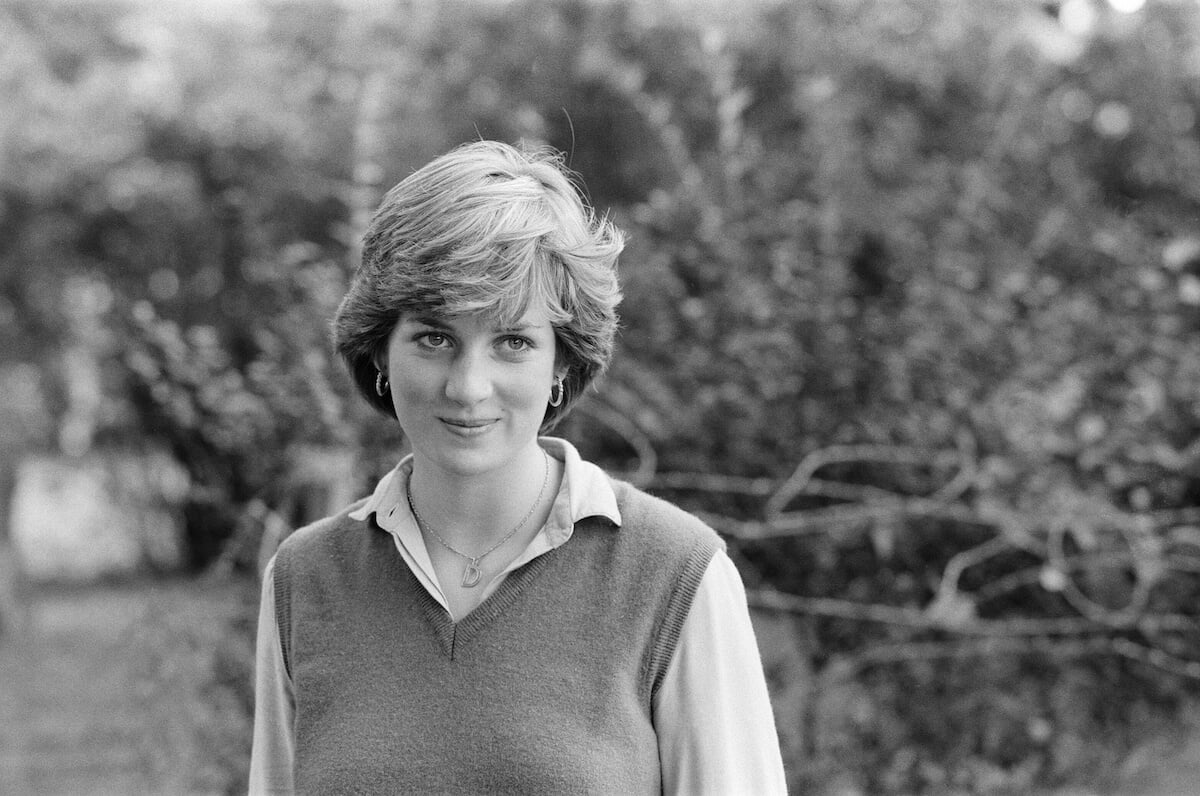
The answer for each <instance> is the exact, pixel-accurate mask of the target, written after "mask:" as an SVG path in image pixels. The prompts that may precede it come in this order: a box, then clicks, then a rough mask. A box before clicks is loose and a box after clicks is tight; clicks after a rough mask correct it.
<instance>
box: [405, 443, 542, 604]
mask: <svg viewBox="0 0 1200 796" xmlns="http://www.w3.org/2000/svg"><path fill="white" fill-rule="evenodd" d="M542 456H544V457H545V458H544V459H543V461H542V465H543V468H544V469H543V473H542V488H541V489H540V490H538V495H537V497H536V498H535V499H534V501H533V505H532V506H530V507H529V511H527V512H525V516H524V517H522V518H521V521H520V522H518V523H517V524H516V525H515V526H514V527H513V529H512V530H511V531H509V532H508V533H506V534H504V538H503V539H501V540H500V541H498V542H496V543H495V544H494V545H492V546H491V547H489V548H488V549H487V550H484V551H483V552H482V553H480V554H479V555H477V556H469V555H467V554H466V553H464V552H462V551H461V550H456V549H455V548H454V547H452V546H451V545H450V543H449V542H447V541H446V540H445V539H443V538H442V535H441V534H440V533H438V532H437V531H436V530H435V529H434V527H433V526H432V525H430V524H429V523H427V522H425V520H424V519H423V518H422V517H421V515H420V513H419V512H418V511H417V506H416V504H415V503H413V499H412V477H411V476H409V479H408V483H407V484H405V486H404V496H405V497H406V498H408V509H409V511H411V512H412V514H413V518H414V519H416V521H417V527H418V528H420V529H422V530H426V531H429V532H430V533H431V534H433V538H434V539H436V540H437V542H438V544H440V545H441V546H442V547H444V548H446V549H447V550H449V551H450V552H451V553H454V554H455V555H456V556H461V557H463V558H465V559H467V567H466V569H464V570H463V576H462V585H463V586H464V587H466V588H468V589H469V588H471V587H472V586H477V585H478V584H479V580H480V578H481V577H482V575H483V573H482V572H480V571H479V562H480V561H482V560H483V559H484V558H486V557H487V556H489V555H490V554H492V553H493V552H495V551H496V550H497V549H498V548H499V547H500V546H501V545H503V544H504V543H505V542H507V541H508V540H509V539H511V538H513V536H515V535H516V533H517V531H519V530H521V529H522V528H524V527H525V523H527V522H529V518H530V517H532V516H533V512H535V511H537V507H538V506H539V505H541V503H542V496H543V495H545V494H546V485H547V484H548V483H550V456H549V455H548V454H547V453H546V452H545V451H542Z"/></svg>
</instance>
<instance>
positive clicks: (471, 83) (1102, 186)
mask: <svg viewBox="0 0 1200 796" xmlns="http://www.w3.org/2000/svg"><path fill="white" fill-rule="evenodd" d="M0 28H2V29H4V30H5V31H6V35H5V42H4V45H3V47H2V48H0V92H2V95H3V97H4V100H5V102H4V106H5V109H6V113H5V114H4V115H3V118H2V119H0V335H2V337H0V339H2V340H3V347H2V349H0V355H2V361H0V371H2V373H3V382H4V385H5V386H4V391H5V398H6V400H5V401H4V402H3V403H4V404H6V406H5V407H4V408H3V409H2V410H0V411H3V412H4V413H6V416H5V418H4V420H5V422H4V423H3V424H2V425H3V426H4V427H5V428H6V431H5V432H4V433H5V435H6V437H5V445H6V447H7V448H8V449H9V450H11V451H13V453H12V455H11V456H10V455H8V454H7V453H6V458H8V459H10V460H11V459H15V458H17V457H19V456H20V455H22V453H23V452H24V453H28V452H31V451H38V450H48V449H49V450H60V451H63V452H65V453H67V454H72V455H73V454H78V453H81V452H83V451H85V450H87V449H89V448H95V447H107V448H119V449H131V450H150V449H155V450H157V449H159V448H162V447H166V448H167V449H168V450H169V451H170V452H171V453H172V454H173V455H174V456H176V457H177V458H178V460H179V461H180V462H181V463H182V464H183V465H184V466H185V468H186V469H187V470H188V472H189V475H190V479H191V483H192V488H191V490H190V492H189V494H188V497H187V499H186V505H185V509H186V512H185V513H186V518H187V535H188V542H189V545H188V550H189V563H190V566H191V567H192V568H193V569H197V570H199V569H203V568H205V567H211V566H212V565H213V564H214V562H222V564H224V565H230V564H233V565H234V566H235V567H237V566H240V567H241V568H242V571H245V572H246V573H247V574H246V577H252V574H253V566H252V565H253V554H252V552H251V553H248V552H247V551H248V550H252V549H253V545H247V544H246V541H247V538H251V540H252V541H253V540H254V539H255V538H256V537H255V534H258V533H260V532H261V531H262V529H263V528H264V527H266V526H267V525H269V523H266V522H261V523H260V522H257V521H254V522H250V521H247V519H246V518H247V517H252V518H258V519H259V520H261V519H262V518H264V517H271V518H275V519H276V520H280V521H281V522H282V523H284V524H286V525H295V524H297V523H299V522H302V521H304V520H305V519H307V518H308V517H310V516H311V515H312V514H313V513H314V512H319V511H320V509H321V508H322V505H321V504H320V501H319V500H316V499H315V498H314V497H313V494H314V493H315V492H319V491H320V489H319V487H324V488H326V489H327V491H329V490H332V491H333V492H335V493H336V492H337V491H338V490H337V488H335V487H337V486H338V484H339V483H340V482H341V481H345V480H347V479H348V480H349V481H351V482H352V484H353V488H354V489H355V490H357V491H362V490H363V489H365V488H366V487H367V485H368V484H370V483H371V482H372V480H373V478H374V477H376V476H377V475H378V474H379V473H380V472H381V470H382V469H383V468H385V467H387V466H388V462H389V461H390V460H391V459H392V458H394V456H395V453H396V450H397V449H398V447H399V446H400V445H401V444H402V441H401V440H400V439H399V437H398V436H397V435H396V433H395V432H394V431H393V430H391V429H389V428H388V427H387V426H385V425H384V424H383V421H382V420H380V419H379V418H376V417H372V416H370V415H369V413H368V411H367V410H366V408H365V407H364V406H361V405H360V404H361V402H357V401H356V400H355V399H354V398H353V396H352V395H351V392H350V387H349V383H348V379H346V378H345V377H344V376H343V374H342V372H341V370H340V367H339V366H338V365H337V363H335V362H333V361H332V359H331V357H330V355H329V350H328V345H327V342H326V323H327V320H328V318H329V317H330V315H331V314H332V311H333V309H334V307H336V303H337V301H338V300H339V298H340V296H341V293H342V291H343V289H344V287H345V284H346V281H347V279H348V276H349V273H350V271H351V269H352V267H353V265H352V264H353V261H354V256H355V250H356V246H357V243H356V236H357V234H358V231H359V230H360V229H361V227H362V224H363V221H364V218H365V215H366V214H367V213H369V211H370V209H371V207H372V206H373V204H374V202H375V201H376V200H377V199H378V197H379V196H380V195H381V192H382V191H383V190H384V189H386V187H388V186H390V185H391V184H393V183H394V182H396V181H397V180H398V179H400V178H402V177H403V176H404V175H405V174H406V173H408V172H409V171H411V170H412V169H413V168H415V167H417V166H419V165H420V164H422V163H423V162H425V161H427V160H428V159H429V158H431V157H433V156H434V155H436V154H439V153H440V152H442V151H444V150H445V149H447V148H449V147H450V146H452V145H454V144H456V143H458V142H460V141H463V140H469V139H473V138H478V137H485V138H499V139H505V140H513V141H515V140H518V139H525V140H531V141H544V142H548V143H550V144H552V145H554V146H556V147H558V148H560V149H561V150H563V151H565V152H566V153H567V155H568V158H569V162H570V164H571V166H572V167H573V168H574V169H576V170H577V171H578V172H580V173H581V174H582V175H583V177H584V180H585V182H586V184H587V187H588V190H589V192H590V195H591V197H592V199H593V201H594V203H595V205H596V206H597V207H598V208H601V209H602V210H606V211H607V212H610V213H611V215H612V216H613V217H614V218H615V219H616V220H617V222H618V224H619V225H620V226H622V227H623V228H624V229H625V230H626V231H627V232H628V234H629V237H630V240H631V244H630V246H629V248H628V250H627V254H626V255H625V257H624V258H623V263H622V268H623V280H624V285H625V292H626V295H627V298H626V302H625V304H624V313H623V333H622V339H621V350H620V353H619V356H618V358H617V361H616V363H615V365H614V367H613V370H612V373H611V374H610V376H609V377H608V378H607V380H606V381H605V382H604V384H603V385H601V387H600V388H599V390H598V391H597V393H596V394H595V395H594V396H592V397H591V398H590V399H589V400H588V401H587V403H586V404H584V405H583V406H581V407H580V410H579V411H578V412H577V413H576V414H575V415H574V416H573V417H572V419H571V420H570V421H569V422H568V423H567V424H566V426H565V428H564V429H563V432H564V434H565V435H566V436H568V437H570V438H571V439H572V440H573V441H575V442H576V443H577V444H578V445H579V446H580V447H581V448H582V449H583V450H584V451H585V453H586V454H587V455H589V456H590V457H592V458H594V459H596V460H598V461H600V462H602V463H604V464H605V465H606V466H608V467H610V468H611V469H613V470H615V471H618V472H622V473H625V474H626V475H627V476H628V477H631V478H634V479H635V480H637V481H639V482H640V483H642V484H644V485H646V486H647V487H648V488H650V489H652V490H654V491H657V492H659V493H661V494H664V495H667V496H668V497H671V498H672V499H674V500H676V501H678V502H680V503H681V504H683V505H686V506H687V507H689V508H691V509H692V510H694V511H697V512H700V513H702V514H703V515H704V516H705V517H707V518H708V519H710V521H711V522H712V523H713V524H714V526H715V527H717V528H718V530H720V531H721V532H722V533H724V534H725V535H726V536H727V538H729V540H730V542H731V545H732V548H731V549H732V550H733V552H734V554H735V556H736V558H737V560H738V562H739V565H740V566H741V568H742V570H743V574H744V577H745V579H746V581H747V583H748V585H749V586H750V587H751V590H752V594H751V597H752V601H753V603H754V605H755V607H756V609H757V610H758V611H759V615H760V617H761V620H762V622H761V626H762V632H761V635H762V637H763V644H764V649H765V654H766V655H767V659H768V665H769V668H770V674H771V677H772V683H773V686H774V687H775V693H776V696H777V712H779V715H780V724H781V734H783V735H784V739H785V745H786V746H787V750H788V756H789V760H788V763H789V776H790V777H791V779H792V782H793V785H794V786H795V788H796V789H797V790H798V791H803V792H808V791H809V790H814V789H818V788H828V789H833V788H845V789H849V791H850V792H854V791H859V792H889V793H891V792H1007V791H1012V792H1027V791H1028V790H1031V789H1036V788H1048V787H1056V786H1061V785H1063V784H1065V783H1071V782H1083V783H1091V784H1093V785H1096V786H1100V785H1102V784H1103V783H1104V782H1106V781H1110V780H1111V778H1112V777H1114V776H1116V775H1117V774H1118V773H1119V770H1120V765H1121V761H1122V760H1126V759H1128V757H1129V755H1131V754H1133V753H1135V752H1136V751H1137V750H1138V748H1139V746H1140V745H1141V744H1143V743H1144V741H1145V739H1146V738H1148V737H1151V736H1153V735H1154V734H1156V733H1163V732H1168V733H1169V732H1173V731H1174V730H1175V729H1177V728H1178V727H1179V726H1180V725H1181V723H1184V722H1185V721H1186V719H1185V716H1186V715H1187V713H1186V709H1187V708H1188V707H1189V706H1192V705H1193V704H1194V699H1195V696H1196V681H1197V679H1200V663H1198V661H1200V657H1198V654H1200V649H1198V648H1197V638H1196V634H1195V620H1196V616H1195V608H1194V606H1195V605H1196V600H1197V597H1200V588H1198V581H1197V577H1196V573H1197V571H1198V570H1200V527H1197V522H1198V521H1200V512H1198V510H1197V498H1198V497H1200V479H1198V475H1200V443H1198V442H1197V439H1198V436H1197V431H1198V430H1200V403H1198V401H1200V399H1198V396H1200V359H1198V358H1197V355H1196V351H1197V348H1196V344H1197V342H1198V339H1197V338H1198V336H1200V228H1198V225H1197V221H1198V220H1200V127H1198V126H1197V112H1198V110H1200V80H1198V79H1197V78H1200V5H1197V4H1196V3H1194V2H1191V1H1190V0H1187V1H1186V2H1185V0H1149V2H1146V3H1145V4H1144V5H1140V4H1138V3H1136V2H1131V0H1124V2H1115V1H1114V2H1111V3H1109V2H1101V1H1100V0H1064V1H1063V2H1055V1H1048V2H1032V0H1028V1H1027V0H993V1H989V2H982V0H981V1H980V2H961V0H821V1H820V2H815V1H814V2H804V3H797V2H774V3H773V2H766V0H763V2H746V3H743V4H725V3H716V2H712V3H709V2H692V3H684V2H675V3H653V2H650V0H611V1H608V2H584V1H583V0H513V2H502V3H501V2H484V0H475V1H474V2H470V1H468V0H447V1H446V2H441V3H432V2H417V1H413V2H402V1H401V0H396V1H395V2H384V1H383V0H380V2H351V1H350V0H345V1H344V2H335V1H334V0H311V2H303V3H301V2H257V3H246V4H221V3H215V2H214V3H213V4H211V5H203V4H202V5H200V6H199V7H198V8H193V7H191V6H187V5H184V4H182V3H161V4H142V3H136V2H107V1H105V2H70V1H69V0H58V1H57V2H51V3H44V2H39V1H38V0H2V1H0ZM347 451H348V452H349V453H350V454H351V455H350V456H349V457H348V458H347V457H345V456H342V457H340V458H339V457H337V456H334V457H333V458H332V459H330V458H329V456H330V454H331V452H343V453H344V452H347ZM314 461H333V462H335V463H338V464H337V465H336V466H333V467H326V468H325V469H324V470H322V469H321V468H320V467H316V468H315V469H316V472H314V466H313V464H312V463H313V462H314ZM347 461H350V462H353V464H345V462H347ZM339 479H340V481H339ZM331 484H332V485H333V486H330V485H331ZM225 668H226V669H227V670H229V669H230V667H228V666H226V667H225ZM233 670H234V671H236V667H233ZM229 676H231V677H236V676H237V675H236V674H233V675H229ZM238 781H240V780H239V779H238V772H233V773H232V774H231V778H230V782H238Z"/></svg>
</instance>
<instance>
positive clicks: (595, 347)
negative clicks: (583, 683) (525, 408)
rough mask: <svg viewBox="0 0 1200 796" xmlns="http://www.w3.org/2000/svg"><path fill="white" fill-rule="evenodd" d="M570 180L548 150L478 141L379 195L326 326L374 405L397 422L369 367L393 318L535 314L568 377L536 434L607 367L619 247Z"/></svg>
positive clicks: (505, 318)
mask: <svg viewBox="0 0 1200 796" xmlns="http://www.w3.org/2000/svg"><path fill="white" fill-rule="evenodd" d="M574 179H575V176H574V175H573V174H572V173H571V172H569V171H568V170H567V169H566V168H565V167H564V165H563V158H562V155H561V154H559V153H558V152H556V151H554V150H553V149H550V148H546V147H538V148H516V147H513V146H509V145H508V144H503V143H498V142H494V141H478V142H475V143H470V144H464V145H462V146H460V147H458V148H456V149H453V150H451V151H450V152H448V153H446V154H445V155H442V156H441V157H439V158H437V159H435V160H433V161H432V162H430V163H429V164H427V165H426V166H424V167H422V168H421V169H419V170H417V171H416V172H414V173H413V174H411V175H410V176H409V177H407V178H406V179H404V180H403V181H402V182H400V183H399V184H398V185H396V186H395V187H394V188H392V189H391V190H390V191H388V193H387V195H386V196H385V197H384V199H383V202H382V203H381V204H380V206H379V209H378V210H377V211H376V213H375V216H374V218H372V220H371V224H370V226H369V227H368V229H367V232H366V235H365V237H364V240H363V254H362V263H361V264H360V266H359V268H358V270H357V271H356V273H355V275H354V280H353V282H352V283H351V285H350V289H349V291H348V292H347V293H346V296H345V298H343V299H342V303H341V306H340V307H339V308H338V312H337V316H336V317H335V319H334V322H333V336H334V345H335V348H336V350H337V352H338V353H339V354H341V356H342V358H343V359H344V360H345V362H346V365H347V367H348V368H349V370H350V374H351V376H352V377H353V379H354V382H355V384H356V385H357V387H358V390H359V392H360V393H361V394H362V395H363V397H365V398H366V399H367V401H368V402H369V403H370V404H371V405H372V406H374V407H376V408H377V409H379V410H380V411H382V412H384V413H385V414H387V415H390V416H392V417H394V416H395V409H394V407H393V406H392V403H391V401H390V399H389V397H388V396H386V395H385V396H383V397H380V396H379V395H378V394H376V392H375V378H376V374H377V367H376V363H377V362H379V361H381V360H382V358H383V357H384V356H385V355H386V346H387V341H388V339H389V337H390V336H391V333H392V331H393V329H395V327H396V324H397V323H399V321H400V317H401V316H402V315H404V314H406V313H413V314H424V313H433V314H438V315H445V316H451V317H452V316H456V315H465V314H474V313H485V314H488V315H491V316H494V317H496V318H497V319H498V320H500V321H501V322H502V323H512V322H515V321H516V320H517V319H519V318H520V317H521V316H522V315H524V314H525V312H526V311H527V310H528V309H529V307H531V306H541V307H544V308H545V310H546V312H547V315H548V317H549V320H550V323H551V325H552V326H553V327H554V333H555V338H556V341H557V344H558V346H557V348H558V357H559V362H558V365H559V366H560V367H563V366H565V368H566V377H565V378H564V379H563V389H564V397H563V402H562V404H561V405H560V406H558V407H551V406H547V413H546V417H545V420H544V421H543V423H542V430H543V431H546V430H549V429H550V428H552V427H553V426H554V425H555V424H557V422H558V421H559V420H561V419H562V417H563V416H564V415H566V413H567V411H568V410H569V409H570V407H571V406H572V405H573V404H574V403H575V402H576V401H577V400H578V399H579V397H580V396H581V395H582V394H583V392H584V390H585V389H586V388H587V387H588V386H589V385H590V384H592V383H593V382H594V381H595V379H596V378H597V377H598V376H600V374H601V373H603V372H604V370H605V369H606V368H607V367H608V363H609V361H610V360H611V359H612V350H613V340H614V337H615V335H616V329H617V305H618V304H619V303H620V301H621V291H620V286H619V284H618V282H617V272H616V265H617V257H618V256H619V255H620V253H621V250H622V248H623V247H624V236H623V235H622V234H621V232H620V230H618V229H617V228H616V227H615V226H614V225H613V224H612V223H611V222H609V221H608V220H607V219H600V218H597V217H596V215H595V213H594V212H593V210H592V209H591V207H590V206H589V205H588V203H587V202H586V201H585V200H584V199H583V197H582V196H581V193H580V191H579V190H578V189H577V187H576V184H575V182H574Z"/></svg>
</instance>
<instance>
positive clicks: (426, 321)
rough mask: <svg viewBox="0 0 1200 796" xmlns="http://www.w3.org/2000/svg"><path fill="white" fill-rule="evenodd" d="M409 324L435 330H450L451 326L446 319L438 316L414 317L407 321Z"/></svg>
mask: <svg viewBox="0 0 1200 796" xmlns="http://www.w3.org/2000/svg"><path fill="white" fill-rule="evenodd" d="M405 320H406V321H407V322H408V323H417V324H420V325H422V326H432V327H433V328H435V329H449V328H450V324H449V322H447V321H446V319H445V318H439V317H438V316H436V315H414V316H412V317H410V318H406V319H405Z"/></svg>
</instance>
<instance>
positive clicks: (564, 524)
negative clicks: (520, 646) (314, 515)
mask: <svg viewBox="0 0 1200 796" xmlns="http://www.w3.org/2000/svg"><path fill="white" fill-rule="evenodd" d="M538 443H539V444H540V445H541V446H542V449H543V450H545V451H546V453H548V454H550V455H551V456H553V457H554V458H555V459H558V460H559V461H561V462H562V463H563V479H562V484H561V485H560V487H559V490H558V495H557V496H556V497H555V498H554V507H553V508H552V509H551V511H550V518H549V519H548V520H547V521H546V528H545V532H546V533H547V534H548V535H549V536H550V539H551V544H552V545H555V544H561V543H562V542H565V541H566V540H567V539H568V538H570V536H571V532H572V531H573V530H574V526H575V523H577V522H579V521H580V520H583V519H586V518H588V517H603V518H604V519H606V520H608V521H609V523H611V525H612V527H613V528H618V527H620V525H621V512H620V510H619V509H618V508H617V496H616V494H615V493H614V492H613V488H612V482H611V481H609V479H608V476H607V475H606V474H605V473H604V471H603V470H601V469H600V468H599V467H597V466H596V465H594V464H592V463H591V462H588V461H584V460H583V458H582V457H580V455H579V451H577V450H576V449H575V446H574V445H572V444H571V443H570V442H567V441H566V440H565V439H559V438H558V437H539V438H538ZM411 474H412V454H409V455H408V456H405V457H404V458H403V459H401V460H400V462H399V463H398V464H397V465H396V466H395V467H394V468H392V469H391V470H390V471H389V472H388V473H387V474H385V475H384V476H383V478H381V479H379V483H377V484H376V485H375V491H374V492H373V493H372V494H371V497H370V498H368V499H367V502H366V503H365V504H363V506H362V507H360V508H358V509H356V510H355V511H353V512H351V513H350V518H351V519H355V520H360V521H362V520H366V519H368V518H369V517H370V516H371V515H372V514H374V515H375V521H376V522H377V523H378V524H379V526H380V527H382V528H384V529H385V530H389V531H392V530H395V528H394V527H393V526H394V525H395V523H396V522H398V521H399V520H400V518H401V517H402V516H404V515H406V512H404V511H399V510H398V509H399V507H400V506H401V505H402V504H403V503H404V502H405V501H406V496H405V486H406V485H407V484H408V477H409V475H411ZM404 508H405V509H407V506H405V507H404Z"/></svg>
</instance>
